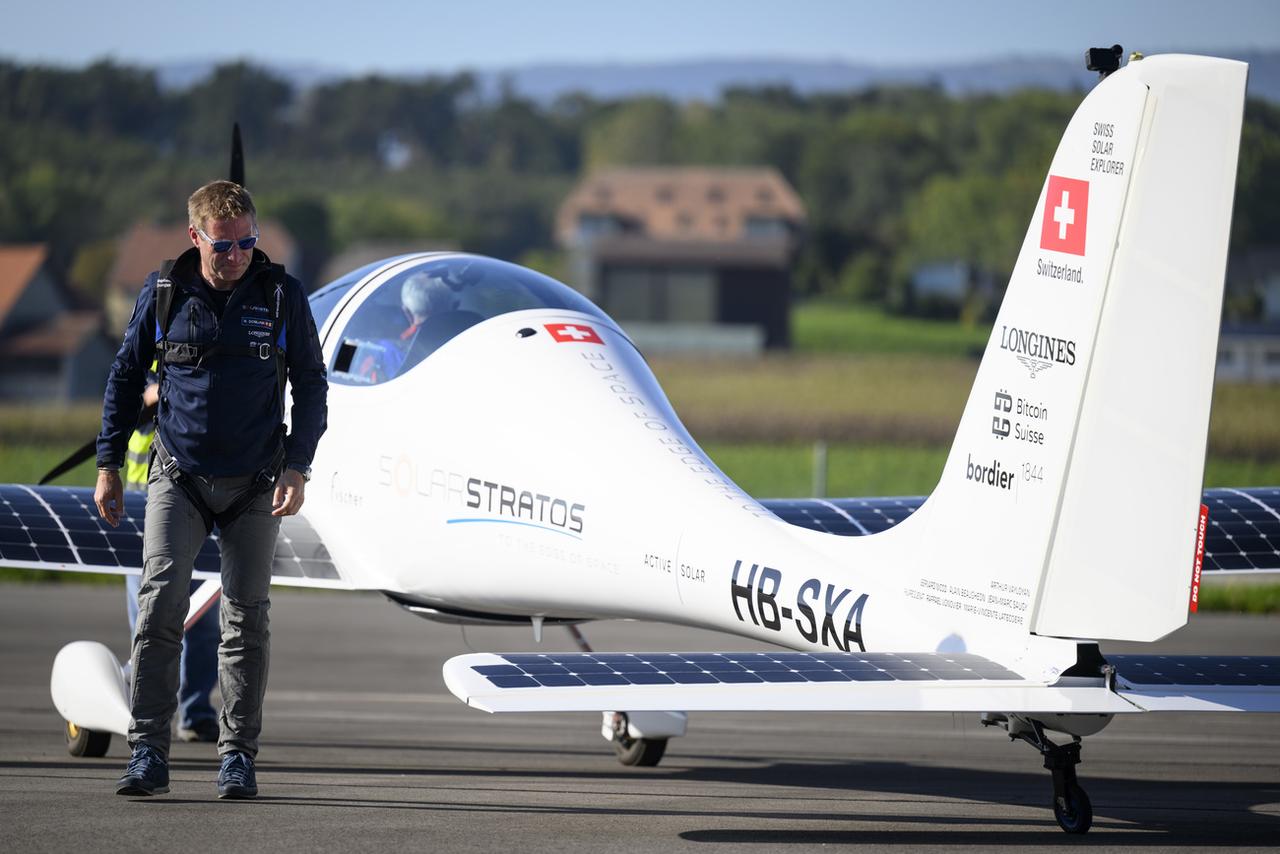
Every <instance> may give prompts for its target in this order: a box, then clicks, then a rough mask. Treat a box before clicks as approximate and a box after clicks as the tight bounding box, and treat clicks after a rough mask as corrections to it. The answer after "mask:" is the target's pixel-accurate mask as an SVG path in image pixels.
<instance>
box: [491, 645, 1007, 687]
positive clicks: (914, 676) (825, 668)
mask: <svg viewBox="0 0 1280 854" xmlns="http://www.w3.org/2000/svg"><path fill="white" fill-rule="evenodd" d="M501 658H502V659H503V660H504V661H505V662H507V663H506V664H485V665H474V666H473V667H472V670H474V671H475V672H476V673H479V674H480V675H481V676H484V677H485V678H486V679H488V680H489V682H490V683H491V684H492V685H493V686H494V687H497V688H538V687H546V688H560V687H570V686H584V685H711V684H743V683H757V682H771V683H779V682H934V681H939V680H952V681H954V680H966V681H984V680H1009V679H1013V680H1017V679H1020V678H1021V677H1019V676H1018V675H1017V674H1016V673H1013V672H1012V671H1010V670H1007V669H1005V668H1004V667H1002V666H1000V665H999V664H996V663H995V662H993V661H989V660H987V659H985V658H982V657H981V656H977V655H972V654H969V653H957V654H945V653H921V654H896V653H843V652H831V653H828V652H816V653H815V652H706V653H700V652H684V653H674V652H672V653H542V654H537V653H521V654H507V655H503V656H501Z"/></svg>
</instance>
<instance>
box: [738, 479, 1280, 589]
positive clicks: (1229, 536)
mask: <svg viewBox="0 0 1280 854" xmlns="http://www.w3.org/2000/svg"><path fill="white" fill-rule="evenodd" d="M1201 501H1203V503H1204V504H1205V505H1206V506H1208V508H1209V529H1208V530H1207V531H1206V533H1205V557H1204V569H1205V571H1222V572H1255V571H1276V570H1280V488H1276V487H1265V488H1255V489H1206V490H1205V491H1204V495H1203V497H1202V498H1201ZM760 503H761V504H763V505H764V506H765V507H766V508H767V509H769V510H770V511H772V512H773V513H774V515H776V516H778V517H779V518H780V519H782V520H783V521H784V522H790V523H791V524H792V525H799V526H800V527H802V528H809V529H811V530H814V531H825V532H826V533H829V534H838V535H840V536H842V537H861V536H866V535H867V534H875V533H878V532H879V531H884V530H887V529H888V528H892V527H893V526H894V525H896V524H898V523H899V522H901V521H902V520H903V519H905V518H907V517H908V516H910V515H911V514H912V513H914V512H915V511H916V510H917V509H919V507H920V505H921V504H923V503H924V498H923V497H907V498H791V499H767V500H764V501H761V502H760ZM1188 560H1189V559H1188Z"/></svg>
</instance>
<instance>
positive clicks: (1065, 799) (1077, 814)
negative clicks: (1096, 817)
mask: <svg viewBox="0 0 1280 854" xmlns="http://www.w3.org/2000/svg"><path fill="white" fill-rule="evenodd" d="M1053 817H1054V818H1056V819H1057V820H1058V826H1059V827H1061V828H1062V829H1063V830H1065V831H1066V832H1067V833H1085V832H1086V831H1088V829H1089V828H1090V827H1091V826H1092V825H1093V804H1091V803H1089V796H1088V795H1086V794H1085V791H1084V789H1082V788H1080V786H1079V784H1077V783H1071V784H1069V785H1068V786H1066V787H1065V788H1064V789H1063V796H1062V797H1060V798H1054V799H1053Z"/></svg>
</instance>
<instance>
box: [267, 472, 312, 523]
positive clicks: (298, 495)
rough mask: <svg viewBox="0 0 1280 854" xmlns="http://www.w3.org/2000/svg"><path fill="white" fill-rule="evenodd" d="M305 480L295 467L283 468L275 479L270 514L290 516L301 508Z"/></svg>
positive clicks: (305, 484)
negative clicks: (278, 477)
mask: <svg viewBox="0 0 1280 854" xmlns="http://www.w3.org/2000/svg"><path fill="white" fill-rule="evenodd" d="M306 486H307V482H306V481H305V480H303V479H302V472H300V471H298V470H297V469H285V470H284V471H283V472H282V473H281V475H280V479H279V480H277V481H276V491H275V495H273V496H272V497H271V506H272V508H273V509H272V510H271V515H272V516H292V515H293V514H295V513H297V512H298V511H299V510H301V509H302V501H303V495H302V493H303V491H304V490H305V489H306Z"/></svg>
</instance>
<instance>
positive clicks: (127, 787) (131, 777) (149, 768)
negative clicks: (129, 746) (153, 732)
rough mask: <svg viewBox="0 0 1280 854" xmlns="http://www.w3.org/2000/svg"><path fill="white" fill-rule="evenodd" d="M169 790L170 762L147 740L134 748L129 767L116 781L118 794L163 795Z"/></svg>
mask: <svg viewBox="0 0 1280 854" xmlns="http://www.w3.org/2000/svg"><path fill="white" fill-rule="evenodd" d="M167 791H169V763H168V762H167V761H166V760H165V758H164V757H163V756H161V755H160V751H158V750H156V749H155V748H154V747H152V746H151V745H149V744H147V743H146V742H139V743H138V744H137V746H135V747H134V748H133V756H132V757H131V758H130V759H129V767H128V768H126V769H125V772H124V776H123V777H121V778H120V779H119V780H118V781H117V782H116V794H117V795H135V796H136V795H143V796H145V795H163V794H164V793H165V792H167Z"/></svg>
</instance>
